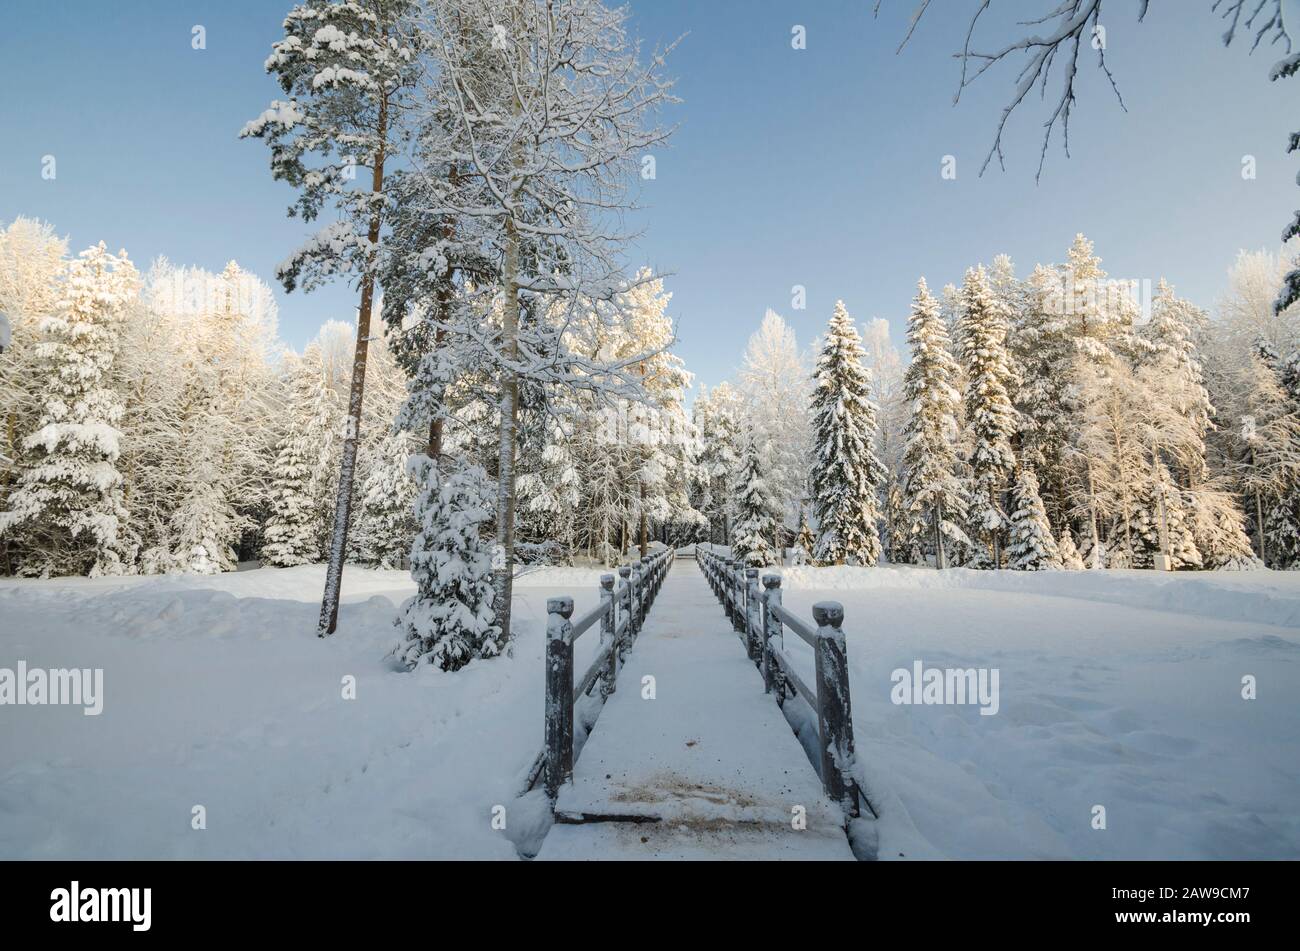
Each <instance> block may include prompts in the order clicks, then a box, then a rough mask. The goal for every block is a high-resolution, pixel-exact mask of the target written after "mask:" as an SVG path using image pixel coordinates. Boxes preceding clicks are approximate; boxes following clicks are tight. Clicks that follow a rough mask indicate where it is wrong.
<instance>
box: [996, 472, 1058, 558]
mask: <svg viewBox="0 0 1300 951" xmlns="http://www.w3.org/2000/svg"><path fill="white" fill-rule="evenodd" d="M1007 563H1008V565H1009V566H1010V567H1011V568H1013V569H1015V570H1017V571H1043V570H1045V569H1049V568H1060V567H1061V553H1060V550H1059V549H1058V548H1057V545H1056V540H1055V539H1053V538H1052V526H1051V524H1050V523H1049V522H1048V521H1047V511H1046V509H1044V508H1043V500H1042V499H1041V498H1040V497H1039V495H1038V477H1037V476H1035V475H1034V472H1033V470H1032V469H1029V468H1026V467H1023V466H1022V467H1021V469H1020V473H1019V475H1018V476H1017V477H1016V482H1015V486H1014V487H1013V488H1012V490H1011V544H1010V545H1008V546H1007Z"/></svg>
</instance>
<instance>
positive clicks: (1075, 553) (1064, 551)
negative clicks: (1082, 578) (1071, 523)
mask: <svg viewBox="0 0 1300 951" xmlns="http://www.w3.org/2000/svg"><path fill="white" fill-rule="evenodd" d="M1056 550H1057V552H1058V553H1059V554H1060V556H1061V567H1062V568H1064V569H1065V570H1066V571H1082V570H1083V569H1084V562H1083V556H1082V555H1080V554H1079V548H1078V546H1076V545H1075V544H1074V535H1073V534H1072V533H1071V532H1070V529H1069V528H1068V527H1066V528H1063V529H1061V537H1060V538H1059V539H1057V542H1056Z"/></svg>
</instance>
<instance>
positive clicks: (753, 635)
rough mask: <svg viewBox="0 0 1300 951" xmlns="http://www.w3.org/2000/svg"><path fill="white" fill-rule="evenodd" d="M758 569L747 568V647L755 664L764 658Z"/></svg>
mask: <svg viewBox="0 0 1300 951" xmlns="http://www.w3.org/2000/svg"><path fill="white" fill-rule="evenodd" d="M758 611H759V608H758V569H757V568H746V569H745V649H746V650H747V651H748V653H749V659H750V660H752V661H753V662H754V663H755V664H757V663H759V661H760V659H761V658H762V656H763V655H762V649H763V648H762V639H763V625H762V622H761V620H760V618H759V614H758Z"/></svg>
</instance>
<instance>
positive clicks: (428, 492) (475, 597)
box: [395, 455, 506, 670]
mask: <svg viewBox="0 0 1300 951" xmlns="http://www.w3.org/2000/svg"><path fill="white" fill-rule="evenodd" d="M410 472H411V475H412V477H413V478H414V479H415V481H416V482H417V483H418V484H419V485H420V490H419V496H418V498H417V500H416V505H415V512H416V518H417V521H418V523H419V529H418V532H417V534H416V536H415V543H414V545H413V546H412V549H411V577H412V578H413V579H414V580H415V584H416V588H417V591H416V593H415V595H414V596H412V597H411V598H408V599H407V600H406V601H405V602H404V603H403V604H402V607H401V612H400V613H399V615H398V618H397V621H396V622H395V623H396V625H397V626H398V627H399V628H400V629H401V630H402V632H403V634H404V635H405V636H404V639H403V642H402V643H401V644H399V645H398V647H397V654H398V657H399V658H400V659H401V661H402V662H403V663H405V664H406V666H407V667H409V668H414V667H416V666H417V665H418V664H420V663H430V664H435V665H437V666H438V667H439V668H441V669H442V670H459V669H460V668H461V667H464V666H465V665H466V664H468V663H469V662H470V661H472V660H475V659H476V658H482V657H495V656H496V655H498V654H500V653H501V652H502V651H503V650H504V649H505V647H506V643H505V640H504V638H503V636H502V633H501V629H500V626H499V625H498V624H497V623H496V619H495V616H494V615H493V611H492V599H493V582H492V546H491V543H490V540H489V538H488V537H486V536H485V532H486V531H487V529H488V527H489V525H490V523H491V521H492V496H493V490H492V484H491V482H490V481H489V480H488V477H487V473H485V472H484V471H483V469H482V468H481V467H479V466H475V465H468V466H453V465H450V464H449V463H447V462H444V465H443V469H442V471H440V470H439V467H437V466H435V465H433V462H432V460H430V459H429V457H428V456H424V455H417V456H412V457H411V465H410Z"/></svg>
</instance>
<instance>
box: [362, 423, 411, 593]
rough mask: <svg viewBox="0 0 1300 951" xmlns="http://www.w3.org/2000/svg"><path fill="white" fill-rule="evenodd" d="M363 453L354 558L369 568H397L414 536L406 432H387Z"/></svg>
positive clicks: (406, 553)
mask: <svg viewBox="0 0 1300 951" xmlns="http://www.w3.org/2000/svg"><path fill="white" fill-rule="evenodd" d="M366 455H367V457H368V458H367V460H366V461H367V463H368V465H367V466H366V470H367V474H366V478H365V480H364V481H363V482H362V484H361V498H360V500H359V502H358V511H357V528H356V531H355V532H354V533H353V536H352V537H353V545H354V546H355V549H354V551H355V558H356V561H357V562H359V563H360V564H363V565H366V566H368V567H371V568H400V567H401V566H402V562H403V561H404V560H405V558H406V557H407V556H408V555H409V554H410V552H411V542H412V539H413V538H414V536H415V524H414V519H413V517H412V514H411V513H412V509H413V506H414V504H415V491H416V486H415V481H414V480H413V479H412V478H411V476H410V474H409V473H408V472H407V462H408V460H409V459H410V456H411V447H410V444H409V442H408V440H407V438H406V436H405V434H400V433H399V434H389V435H388V436H385V437H384V438H383V439H381V440H379V441H378V442H377V443H375V445H374V446H373V447H372V448H371V451H370V452H369V453H367V454H366Z"/></svg>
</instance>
